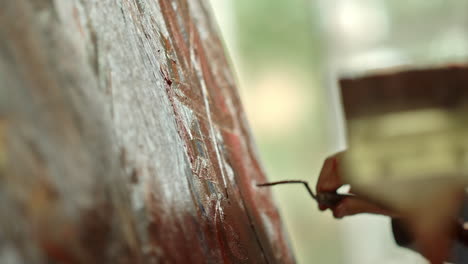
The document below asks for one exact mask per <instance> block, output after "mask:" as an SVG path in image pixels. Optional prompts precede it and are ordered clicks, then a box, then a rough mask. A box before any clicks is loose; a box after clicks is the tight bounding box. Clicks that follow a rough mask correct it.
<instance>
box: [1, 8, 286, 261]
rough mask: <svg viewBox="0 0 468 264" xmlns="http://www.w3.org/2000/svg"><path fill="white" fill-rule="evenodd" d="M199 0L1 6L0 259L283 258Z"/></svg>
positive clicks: (235, 99) (220, 53) (282, 241)
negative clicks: (256, 185) (257, 185)
mask: <svg viewBox="0 0 468 264" xmlns="http://www.w3.org/2000/svg"><path fill="white" fill-rule="evenodd" d="M208 10H209V9H208V7H207V4H206V3H205V1H202V0H69V1H62V0H55V1H54V0H7V1H2V3H1V4H0V234H1V236H0V263H12V264H14V263H293V262H294V259H293V256H292V255H291V251H290V249H289V246H288V243H287V238H286V236H285V234H284V231H283V229H282V226H281V220H280V217H279V214H278V211H277V210H276V208H275V206H274V204H273V202H272V199H271V194H270V192H269V190H265V189H258V188H256V187H255V184H256V183H257V182H264V181H265V176H264V174H263V171H262V168H261V166H260V164H259V162H258V158H257V155H256V153H255V148H254V143H253V141H252V137H251V135H250V133H249V128H248V125H247V122H246V119H245V115H244V112H243V110H242V107H241V102H240V100H239V96H238V94H237V91H236V87H235V82H234V79H233V76H232V72H231V71H230V70H229V65H228V63H227V60H226V57H225V55H224V50H223V48H222V44H221V41H220V39H219V36H218V34H217V32H216V30H215V27H214V25H213V21H212V18H211V16H210V14H209V11H208Z"/></svg>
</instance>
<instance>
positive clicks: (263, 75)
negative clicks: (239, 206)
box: [211, 0, 468, 264]
mask: <svg viewBox="0 0 468 264" xmlns="http://www.w3.org/2000/svg"><path fill="white" fill-rule="evenodd" d="M211 4H212V7H213V11H214V14H215V16H216V19H217V22H218V25H219V27H220V31H221V33H222V36H223V38H224V41H225V45H226V48H227V50H228V53H229V56H230V58H231V61H232V64H233V68H234V70H235V72H236V75H237V77H238V84H239V90H240V93H241V97H242V101H243V104H244V107H245V110H246V112H247V115H248V119H249V121H250V125H251V128H252V132H253V134H254V137H255V139H256V142H257V145H258V147H259V154H260V157H261V160H262V161H263V165H264V167H265V171H266V172H267V175H268V177H269V180H270V181H276V180H287V179H303V180H307V181H309V182H310V184H311V185H313V186H314V185H315V182H316V180H317V176H318V173H319V170H320V168H321V165H322V162H323V160H324V159H325V158H326V156H328V155H330V154H332V153H335V152H337V151H340V150H343V149H344V148H345V146H346V143H345V134H346V133H345V129H344V125H343V117H342V114H341V112H342V110H341V106H340V103H339V102H340V100H339V93H338V89H337V84H336V81H337V79H338V76H342V75H343V76H348V75H353V74H358V73H360V72H365V71H368V70H374V69H385V68H389V67H399V66H401V65H413V66H414V65H416V66H424V65H434V64H439V63H444V62H446V61H450V62H463V61H465V59H466V56H465V55H466V54H468V52H467V48H468V40H467V34H466V27H467V26H468V19H467V16H466V13H467V12H466V10H468V1H457V0H451V1H448V0H443V1H442V0H433V1H427V0H413V1H405V0H392V1H384V0H335V1H331V0H288V1H284V0H255V1H252V0H211ZM273 193H274V195H275V200H276V202H277V204H278V206H279V208H280V211H281V214H282V217H283V219H284V222H285V225H286V229H287V231H288V233H289V236H290V241H291V244H292V245H291V247H292V249H293V250H294V253H295V255H296V258H297V261H298V263H359V264H366V263H369V264H370V263H372V264H374V263H416V264H417V263H426V261H425V260H424V259H423V258H422V257H420V256H419V255H418V254H416V253H413V252H411V251H409V250H407V249H404V248H400V247H398V246H396V245H395V243H394V241H393V236H392V232H391V227H390V220H389V219H387V218H385V217H381V216H371V215H360V216H353V217H349V218H345V219H344V220H335V219H333V216H332V215H331V213H330V212H325V213H323V212H320V211H319V210H318V209H317V204H316V202H315V201H313V200H312V199H311V198H310V197H309V196H308V193H307V192H306V190H305V189H304V188H303V187H302V186H294V185H289V186H286V185H285V186H278V187H274V188H273Z"/></svg>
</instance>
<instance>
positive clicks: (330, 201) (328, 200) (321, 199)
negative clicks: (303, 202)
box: [317, 192, 355, 208]
mask: <svg viewBox="0 0 468 264" xmlns="http://www.w3.org/2000/svg"><path fill="white" fill-rule="evenodd" d="M347 197H355V195H353V194H339V193H336V192H321V193H317V202H318V203H319V204H322V205H325V206H327V207H331V208H333V207H335V206H337V205H338V204H339V203H340V202H341V201H343V199H345V198H347Z"/></svg>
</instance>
